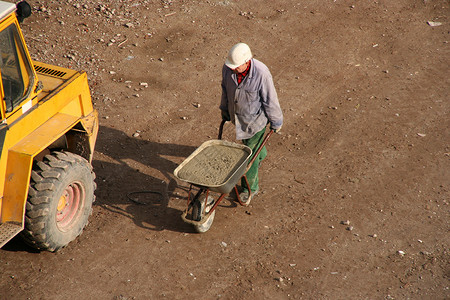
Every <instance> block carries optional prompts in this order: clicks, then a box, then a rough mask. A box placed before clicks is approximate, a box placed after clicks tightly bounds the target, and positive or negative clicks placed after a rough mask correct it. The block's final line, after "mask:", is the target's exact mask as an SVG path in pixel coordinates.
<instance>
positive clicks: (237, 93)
mask: <svg viewBox="0 0 450 300" xmlns="http://www.w3.org/2000/svg"><path fill="white" fill-rule="evenodd" d="M219 108H220V109H221V110H224V111H228V113H229V114H230V119H231V122H232V123H233V124H235V125H236V139H237V140H243V139H249V138H251V137H252V136H253V135H255V134H256V133H257V132H259V131H261V130H262V129H263V128H264V127H265V126H266V125H267V123H270V127H271V128H273V129H278V128H281V126H282V125H283V113H282V111H281V108H280V103H279V102H278V96H277V92H276V91H275V86H274V84H273V80H272V75H271V74H270V71H269V69H268V68H267V66H266V65H265V64H263V63H262V62H260V61H259V60H257V59H254V58H253V59H252V60H251V66H250V70H249V73H248V74H247V76H246V77H245V78H244V80H242V82H241V84H239V85H238V84H237V76H236V74H234V73H233V71H232V70H231V69H230V68H228V67H227V66H225V65H224V66H223V68H222V100H221V103H220V106H219Z"/></svg>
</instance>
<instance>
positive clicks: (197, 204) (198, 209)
mask: <svg viewBox="0 0 450 300" xmlns="http://www.w3.org/2000/svg"><path fill="white" fill-rule="evenodd" d="M205 198H206V196H205V195H201V196H200V197H198V198H197V199H196V200H195V201H194V205H193V207H192V219H193V220H194V221H202V211H203V209H204V207H205V205H206V209H205V214H207V213H208V212H209V211H210V209H211V208H212V207H213V205H214V198H213V197H211V196H208V201H205ZM206 202H207V203H206ZM215 214H216V211H215V210H214V211H213V212H212V213H211V215H210V216H209V217H208V219H207V220H206V221H205V222H204V223H203V224H200V225H194V227H195V230H196V231H197V232H200V233H203V232H207V231H208V230H209V228H211V225H212V223H213V221H214V215H215Z"/></svg>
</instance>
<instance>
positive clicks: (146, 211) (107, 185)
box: [92, 126, 196, 232]
mask: <svg viewBox="0 0 450 300" xmlns="http://www.w3.org/2000/svg"><path fill="white" fill-rule="evenodd" d="M195 149H196V147H192V146H185V145H177V144H162V143H157V142H152V141H146V140H143V139H141V138H139V137H130V136H128V135H126V134H125V133H124V132H122V131H120V130H117V129H114V128H110V127H105V126H100V129H99V134H98V139H97V144H96V152H97V155H94V160H93V162H92V164H93V167H94V171H95V173H96V176H97V179H96V182H97V190H96V196H97V201H96V203H95V204H96V205H99V206H101V207H103V208H104V209H107V210H109V211H112V212H114V213H118V214H121V215H123V216H126V217H129V218H131V219H132V220H133V222H134V223H135V224H136V225H138V226H140V227H142V228H146V229H150V230H155V231H160V230H172V231H180V232H191V231H192V229H191V227H190V226H189V225H188V224H185V223H184V222H183V221H182V220H181V217H180V215H181V211H180V210H179V209H174V208H172V207H170V206H169V199H172V198H175V199H178V200H179V201H180V202H181V201H183V202H184V201H186V200H185V199H186V196H187V193H183V195H175V194H174V191H175V189H176V188H177V186H178V185H177V182H176V180H175V179H174V176H173V175H172V172H173V171H174V170H175V168H176V167H177V166H178V164H176V163H174V162H173V161H171V160H169V159H167V158H166V157H181V158H183V159H184V158H186V157H187V156H189V155H190V154H191V153H192V152H193V151H194V150H195ZM181 161H182V160H181ZM155 170H156V171H158V172H159V173H160V174H162V176H163V178H164V179H163V180H161V179H160V178H156V177H154V176H151V175H149V174H148V173H150V172H154V171H155ZM178 188H180V186H178ZM181 189H186V188H185V187H181Z"/></svg>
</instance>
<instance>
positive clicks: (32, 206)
mask: <svg viewBox="0 0 450 300" xmlns="http://www.w3.org/2000/svg"><path fill="white" fill-rule="evenodd" d="M94 180H95V174H94V172H93V171H92V166H91V164H90V163H89V162H88V161H87V160H86V159H84V158H82V157H81V156H78V155H76V154H73V153H70V152H53V153H51V154H49V155H46V156H45V157H44V159H43V160H42V161H39V162H37V163H35V164H34V165H33V170H32V172H31V179H30V188H29V192H28V199H27V204H26V213H25V229H24V230H23V231H22V233H21V235H22V237H23V238H24V240H25V242H27V244H29V245H31V246H32V247H34V248H36V249H38V250H48V251H52V252H54V251H57V250H58V249H60V248H61V247H64V246H66V245H67V244H68V243H70V242H71V241H73V240H74V239H75V238H76V237H78V236H79V235H80V234H81V232H82V231H83V229H84V227H85V226H86V225H87V223H88V218H89V216H90V215H91V213H92V203H93V202H94V200H95V195H94V191H95V188H96V184H95V181H94Z"/></svg>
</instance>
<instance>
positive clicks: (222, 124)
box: [217, 120, 226, 140]
mask: <svg viewBox="0 0 450 300" xmlns="http://www.w3.org/2000/svg"><path fill="white" fill-rule="evenodd" d="M225 122H226V121H225V120H222V122H221V123H220V127H219V137H218V138H217V139H218V140H221V139H222V133H223V126H224V125H225Z"/></svg>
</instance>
